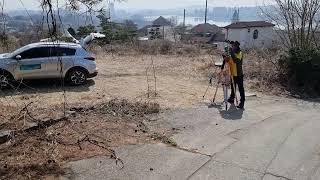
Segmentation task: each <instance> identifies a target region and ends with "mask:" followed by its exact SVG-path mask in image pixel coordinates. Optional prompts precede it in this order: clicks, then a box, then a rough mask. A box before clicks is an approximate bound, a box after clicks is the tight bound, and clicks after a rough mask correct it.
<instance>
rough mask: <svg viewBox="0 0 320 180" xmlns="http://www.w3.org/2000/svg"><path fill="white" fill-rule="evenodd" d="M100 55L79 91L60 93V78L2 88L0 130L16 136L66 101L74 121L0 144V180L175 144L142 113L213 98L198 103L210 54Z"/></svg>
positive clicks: (211, 61)
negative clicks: (125, 148)
mask: <svg viewBox="0 0 320 180" xmlns="http://www.w3.org/2000/svg"><path fill="white" fill-rule="evenodd" d="M103 54H104V53H100V54H98V58H97V64H98V67H99V75H98V76H97V77H96V78H94V79H92V80H89V81H88V83H87V84H86V85H84V86H80V87H70V86H65V90H66V93H65V94H64V93H63V88H62V85H61V83H60V82H59V80H38V81H30V82H24V83H25V84H20V85H19V86H18V87H16V89H14V90H5V91H1V94H0V96H1V97H0V102H1V105H2V106H1V109H0V117H1V120H0V130H1V131H6V130H11V131H12V130H14V131H16V132H18V131H21V130H23V129H26V128H27V127H28V126H31V125H32V124H34V123H37V122H38V121H39V120H44V119H57V118H59V117H62V116H63V102H64V100H66V101H65V102H66V104H65V105H66V110H67V111H68V114H70V113H71V114H72V116H70V117H69V119H67V120H66V121H61V122H58V123H56V124H53V125H51V126H49V127H46V128H44V129H38V130H36V131H32V133H25V132H21V133H17V134H15V136H14V138H13V139H11V140H10V141H8V142H6V143H4V144H1V145H0V152H1V153H0V154H1V160H0V177H3V178H7V179H12V178H14V179H33V178H43V177H46V178H52V177H55V176H57V175H59V174H63V173H64V169H63V168H62V167H63V164H64V163H66V162H68V161H72V160H77V159H83V158H88V157H92V156H96V155H106V156H110V157H112V158H114V159H115V160H116V159H117V157H116V155H115V154H113V150H112V149H113V148H114V147H118V146H122V145H129V144H139V143H154V142H159V141H162V142H164V143H167V144H170V145H174V144H175V142H173V141H171V140H170V139H169V138H167V137H169V136H170V134H172V133H174V131H173V130H171V129H167V128H166V126H165V125H162V124H157V122H149V121H148V118H147V117H145V116H144V115H145V114H149V113H157V112H158V111H161V110H165V109H167V108H170V109H172V108H185V107H192V106H194V105H197V104H199V103H203V102H206V101H209V98H211V97H212V96H213V90H212V89H211V91H209V93H208V96H207V97H206V99H205V100H203V98H202V96H203V93H204V92H205V90H206V88H207V86H208V76H209V75H210V74H212V72H213V71H214V70H215V69H214V66H213V64H214V61H217V60H218V58H215V57H213V56H209V55H207V56H205V55H204V56H198V57H190V56H180V57H179V56H173V55H156V56H149V55H144V56H112V55H103ZM219 94H220V92H219ZM219 97H220V96H219ZM114 99H118V100H114ZM121 99H125V100H121ZM150 105H151V107H153V108H151V112H148V110H150ZM26 106H27V107H28V108H26V109H24V107H26ZM154 106H156V107H154ZM101 109H104V111H101ZM149 128H151V129H152V130H150V129H149ZM120 158H121V157H120Z"/></svg>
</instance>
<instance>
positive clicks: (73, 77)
mask: <svg viewBox="0 0 320 180" xmlns="http://www.w3.org/2000/svg"><path fill="white" fill-rule="evenodd" d="M87 78H88V75H87V73H86V72H85V71H83V70H81V69H73V70H71V71H70V73H69V79H68V80H69V82H70V84H71V85H74V86H79V85H82V84H84V83H85V82H86V81H87Z"/></svg>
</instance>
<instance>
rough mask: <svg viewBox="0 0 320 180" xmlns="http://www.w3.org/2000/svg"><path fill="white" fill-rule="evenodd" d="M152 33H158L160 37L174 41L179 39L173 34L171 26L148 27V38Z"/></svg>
mask: <svg viewBox="0 0 320 180" xmlns="http://www.w3.org/2000/svg"><path fill="white" fill-rule="evenodd" d="M154 33H157V34H158V35H159V38H160V39H164V40H168V41H172V42H175V41H176V40H178V39H180V38H178V37H177V36H175V34H174V30H173V27H171V26H160V27H150V28H148V38H149V39H150V38H151V37H152V36H153V35H154Z"/></svg>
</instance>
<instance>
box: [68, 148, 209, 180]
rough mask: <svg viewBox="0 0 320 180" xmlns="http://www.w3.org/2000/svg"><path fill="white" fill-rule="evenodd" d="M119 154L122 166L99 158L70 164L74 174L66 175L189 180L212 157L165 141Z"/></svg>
mask: <svg viewBox="0 0 320 180" xmlns="http://www.w3.org/2000/svg"><path fill="white" fill-rule="evenodd" d="M116 152H117V155H118V156H119V157H120V158H121V159H122V160H123V161H124V163H125V167H124V168H123V169H119V168H118V167H117V166H116V165H115V161H114V160H111V159H109V158H106V157H96V158H92V159H88V160H81V161H76V162H72V163H69V164H68V166H69V168H70V169H71V170H72V172H73V173H72V174H69V175H68V176H66V177H69V178H72V179H85V180H90V179H92V180H99V179H101V180H105V179H108V180H116V179H119V180H126V179H128V180H129V179H130V180H135V179H136V180H141V179H145V180H148V179H150V180H151V179H152V180H154V179H155V180H156V179H159V180H166V179H178V180H179V179H186V178H187V177H189V176H190V175H191V174H192V173H193V172H195V171H196V170H197V169H199V168H200V167H201V166H202V165H203V164H205V163H206V162H208V161H209V160H210V157H208V156H204V155H200V154H194V153H189V152H186V151H182V150H178V149H176V148H173V147H168V146H166V145H163V144H154V145H141V146H130V147H125V148H120V149H118V150H116Z"/></svg>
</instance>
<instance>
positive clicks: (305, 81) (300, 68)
mask: <svg viewBox="0 0 320 180" xmlns="http://www.w3.org/2000/svg"><path fill="white" fill-rule="evenodd" d="M279 65H280V68H281V70H282V72H281V77H282V78H283V79H282V80H284V81H283V82H285V83H286V84H285V85H287V86H291V87H296V89H299V90H300V91H301V92H304V93H307V94H311V95H320V50H319V49H317V48H310V49H301V48H291V49H290V50H289V51H288V52H287V53H286V54H285V55H283V56H282V57H281V58H280V61H279Z"/></svg>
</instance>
